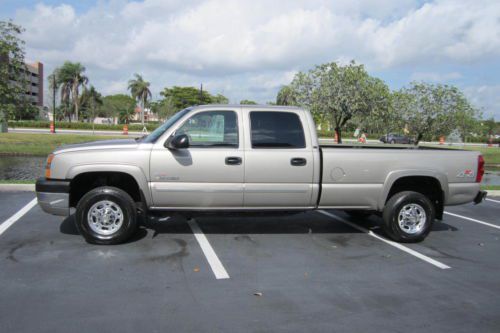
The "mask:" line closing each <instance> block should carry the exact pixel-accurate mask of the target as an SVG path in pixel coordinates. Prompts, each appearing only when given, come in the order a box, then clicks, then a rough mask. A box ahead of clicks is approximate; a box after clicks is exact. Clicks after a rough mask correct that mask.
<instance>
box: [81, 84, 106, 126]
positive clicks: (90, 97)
mask: <svg viewBox="0 0 500 333" xmlns="http://www.w3.org/2000/svg"><path fill="white" fill-rule="evenodd" d="M102 104H103V101H102V95H101V94H100V93H99V92H98V91H97V90H96V89H95V88H94V86H92V85H91V86H90V88H89V89H84V91H83V93H82V109H85V110H86V111H87V118H88V119H89V120H90V121H91V122H92V123H93V122H94V119H95V117H96V116H98V109H99V107H100V106H101V105H102Z"/></svg>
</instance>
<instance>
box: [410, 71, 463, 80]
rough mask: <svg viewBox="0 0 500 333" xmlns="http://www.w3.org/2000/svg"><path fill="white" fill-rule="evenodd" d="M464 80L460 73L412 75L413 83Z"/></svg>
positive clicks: (419, 73)
mask: <svg viewBox="0 0 500 333" xmlns="http://www.w3.org/2000/svg"><path fill="white" fill-rule="evenodd" d="M460 78H462V74H460V73H459V72H449V73H437V72H415V73H413V74H412V75H411V80H413V81H430V82H447V81H453V80H457V79H460Z"/></svg>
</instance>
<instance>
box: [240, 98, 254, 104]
mask: <svg viewBox="0 0 500 333" xmlns="http://www.w3.org/2000/svg"><path fill="white" fill-rule="evenodd" d="M240 104H241V105H257V102H254V101H251V100H249V99H244V100H242V101H240Z"/></svg>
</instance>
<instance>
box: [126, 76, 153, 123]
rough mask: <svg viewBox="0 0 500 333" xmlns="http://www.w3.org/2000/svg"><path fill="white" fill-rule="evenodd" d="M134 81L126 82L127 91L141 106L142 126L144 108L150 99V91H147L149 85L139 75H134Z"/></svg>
mask: <svg viewBox="0 0 500 333" xmlns="http://www.w3.org/2000/svg"><path fill="white" fill-rule="evenodd" d="M134 75H135V79H132V80H129V81H128V89H129V90H130V93H131V95H132V97H133V98H134V99H136V100H137V101H138V102H139V103H140V104H141V108H142V110H141V123H142V125H144V109H145V108H146V105H147V102H148V98H151V90H149V85H150V83H149V82H147V81H144V79H143V78H142V76H141V75H139V74H137V73H136V74H134Z"/></svg>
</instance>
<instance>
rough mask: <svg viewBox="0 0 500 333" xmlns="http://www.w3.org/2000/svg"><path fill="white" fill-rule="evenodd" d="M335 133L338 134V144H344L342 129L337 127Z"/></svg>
mask: <svg viewBox="0 0 500 333" xmlns="http://www.w3.org/2000/svg"><path fill="white" fill-rule="evenodd" d="M335 133H336V134H337V140H338V141H337V143H342V132H341V130H340V127H335Z"/></svg>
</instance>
